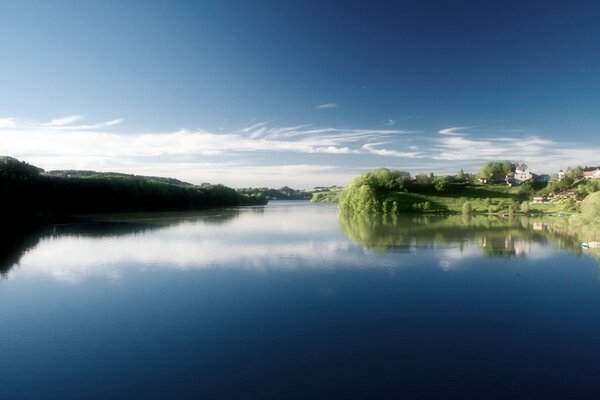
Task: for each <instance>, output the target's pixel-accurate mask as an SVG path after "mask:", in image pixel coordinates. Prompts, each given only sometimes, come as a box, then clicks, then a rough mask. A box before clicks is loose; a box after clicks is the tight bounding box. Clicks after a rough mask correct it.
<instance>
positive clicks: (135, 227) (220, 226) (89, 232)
mask: <svg viewBox="0 0 600 400" xmlns="http://www.w3.org/2000/svg"><path fill="white" fill-rule="evenodd" d="M32 240H33V241H32V242H31V243H32V244H31V245H30V246H29V247H20V248H18V249H17V251H14V252H13V253H15V256H13V257H11V258H10V259H7V263H6V264H5V277H8V278H11V279H18V278H33V277H35V278H40V277H42V278H44V277H45V278H50V279H52V280H57V281H61V282H66V283H78V282H81V281H84V280H86V279H88V278H91V277H95V278H103V279H108V280H112V281H118V280H121V279H122V277H123V275H124V273H126V272H127V271H132V270H137V271H147V270H157V269H174V270H190V269H206V268H216V267H219V268H238V269H252V270H254V271H264V270H268V269H295V268H302V269H305V268H313V269H315V268H317V269H322V268H332V267H333V265H334V264H335V265H336V266H339V265H340V264H342V265H344V266H348V267H357V266H360V265H361V262H360V260H359V259H357V257H356V256H355V253H356V252H359V253H362V250H361V249H360V248H358V247H356V246H351V245H350V244H349V243H348V241H347V240H346V239H345V238H344V236H343V235H342V234H341V233H340V232H339V229H338V228H337V212H336V209H335V207H332V206H329V205H327V206H313V205H311V204H310V203H303V204H300V203H296V204H288V205H281V204H272V205H270V206H269V207H268V212H267V211H266V209H265V208H264V207H255V208H250V207H249V208H245V207H244V208H239V209H231V210H219V211H213V212H204V213H198V214H189V213H185V214H164V215H160V214H147V215H139V214H138V215H116V216H103V217H102V218H97V217H96V218H94V219H88V220H84V221H78V222H74V223H71V224H62V225H56V226H54V227H52V228H51V229H46V230H44V231H43V232H37V233H36V234H35V235H34V236H33V239H32ZM19 252H20V253H21V254H17V253H19ZM17 259H18V260H17ZM17 262H18V265H19V268H18V269H15V264H17ZM11 268H12V270H10V269H11ZM8 270H10V272H8Z"/></svg>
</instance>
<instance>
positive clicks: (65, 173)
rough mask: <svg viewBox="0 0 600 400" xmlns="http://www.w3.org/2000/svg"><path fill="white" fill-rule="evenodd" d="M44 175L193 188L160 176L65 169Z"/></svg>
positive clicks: (189, 184)
mask: <svg viewBox="0 0 600 400" xmlns="http://www.w3.org/2000/svg"><path fill="white" fill-rule="evenodd" d="M46 175H49V176H56V177H58V178H109V179H110V178H130V179H139V180H144V181H150V182H159V183H166V184H169V185H176V186H183V187H192V186H194V185H193V184H191V183H188V182H183V181H180V180H179V179H175V178H163V177H160V176H144V175H131V174H122V173H119V172H97V171H85V170H76V169H66V170H54V171H48V172H46Z"/></svg>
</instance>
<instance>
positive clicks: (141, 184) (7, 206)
mask: <svg viewBox="0 0 600 400" xmlns="http://www.w3.org/2000/svg"><path fill="white" fill-rule="evenodd" d="M0 202H1V204H0V205H1V207H0V210H2V211H1V213H2V216H3V220H4V221H7V220H22V219H33V218H35V219H47V218H52V217H55V216H59V215H66V214H76V213H99V212H131V211H136V212H137V211H179V210H198V209H203V208H210V207H221V206H239V205H261V204H266V202H267V199H266V198H265V196H264V195H263V194H261V193H257V194H252V195H246V194H243V193H238V192H237V191H236V190H235V189H232V188H229V187H227V186H223V185H212V184H202V185H200V186H195V185H192V184H188V183H185V182H181V181H178V180H175V179H165V178H157V177H145V176H136V175H125V174H117V173H97V172H92V171H55V172H52V173H45V172H44V170H42V169H41V168H37V167H35V166H32V165H29V164H27V163H25V162H21V161H19V160H16V159H14V158H11V157H1V158H0Z"/></svg>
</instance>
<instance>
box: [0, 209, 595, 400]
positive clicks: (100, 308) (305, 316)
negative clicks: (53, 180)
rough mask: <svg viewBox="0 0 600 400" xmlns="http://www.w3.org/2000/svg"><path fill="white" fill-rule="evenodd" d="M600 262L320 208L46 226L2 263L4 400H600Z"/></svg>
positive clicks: (544, 245) (412, 219)
mask: <svg viewBox="0 0 600 400" xmlns="http://www.w3.org/2000/svg"><path fill="white" fill-rule="evenodd" d="M599 259H600V258H599V257H598V255H597V254H596V253H594V251H593V250H585V249H582V248H581V241H580V240H579V239H578V238H577V236H576V235H574V234H573V233H570V232H569V231H568V230H567V229H565V220H564V219H559V218H557V219H555V220H546V219H539V218H514V219H502V218H490V217H487V216H477V217H472V218H471V217H463V216H452V217H425V216H418V215H408V216H399V217H386V218H383V217H381V218H364V217H359V216H356V217H352V218H349V217H343V216H342V217H340V216H338V212H337V209H336V207H335V205H328V204H310V203H308V202H273V203H271V204H269V205H268V206H266V207H248V208H238V209H226V210H216V211H207V212H198V213H179V214H138V215H110V216H103V217H102V218H99V217H98V218H90V219H84V220H77V221H71V222H69V223H63V224H57V225H53V226H48V227H46V228H43V229H40V230H37V231H32V232H29V233H27V234H23V235H16V234H15V235H14V236H13V237H11V240H9V241H8V242H6V243H4V245H3V247H2V253H1V254H0V271H2V277H3V279H2V280H0V327H1V329H0V354H1V359H0V376H1V377H2V380H1V381H0V398H1V399H84V398H85V399H134V398H139V399H153V398H164V399H171V398H203V399H226V398H233V399H316V398H319V399H321V398H322V399H333V398H339V399H351V398H352V399H354V398H360V399H384V398H390V399H391V398H394V399H398V398H402V399H466V398H485V399H509V398H510V399H566V398H573V399H584V398H590V399H592V398H594V399H596V398H598V397H599V396H600V281H599V272H600V268H599V266H600V264H599V261H598V260H599Z"/></svg>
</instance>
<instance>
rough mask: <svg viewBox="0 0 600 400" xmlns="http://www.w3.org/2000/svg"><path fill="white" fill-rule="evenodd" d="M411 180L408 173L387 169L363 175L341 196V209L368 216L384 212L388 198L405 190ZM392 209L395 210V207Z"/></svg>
mask: <svg viewBox="0 0 600 400" xmlns="http://www.w3.org/2000/svg"><path fill="white" fill-rule="evenodd" d="M409 179H410V174H409V173H408V172H403V171H391V170H389V169H387V168H379V169H376V170H374V171H372V172H368V173H366V174H364V175H361V176H359V177H358V178H356V179H354V180H353V181H352V182H351V183H350V185H348V186H347V187H346V188H345V189H344V190H343V191H342V193H341V194H340V209H341V210H343V211H346V212H357V213H366V214H376V213H379V212H382V211H383V208H382V204H383V203H384V200H385V198H386V196H387V195H388V194H390V193H392V192H396V191H401V190H403V189H404V188H405V185H406V183H407V181H408V180H409ZM391 208H392V209H393V208H394V207H393V205H392V207H391ZM396 208H397V207H396Z"/></svg>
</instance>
